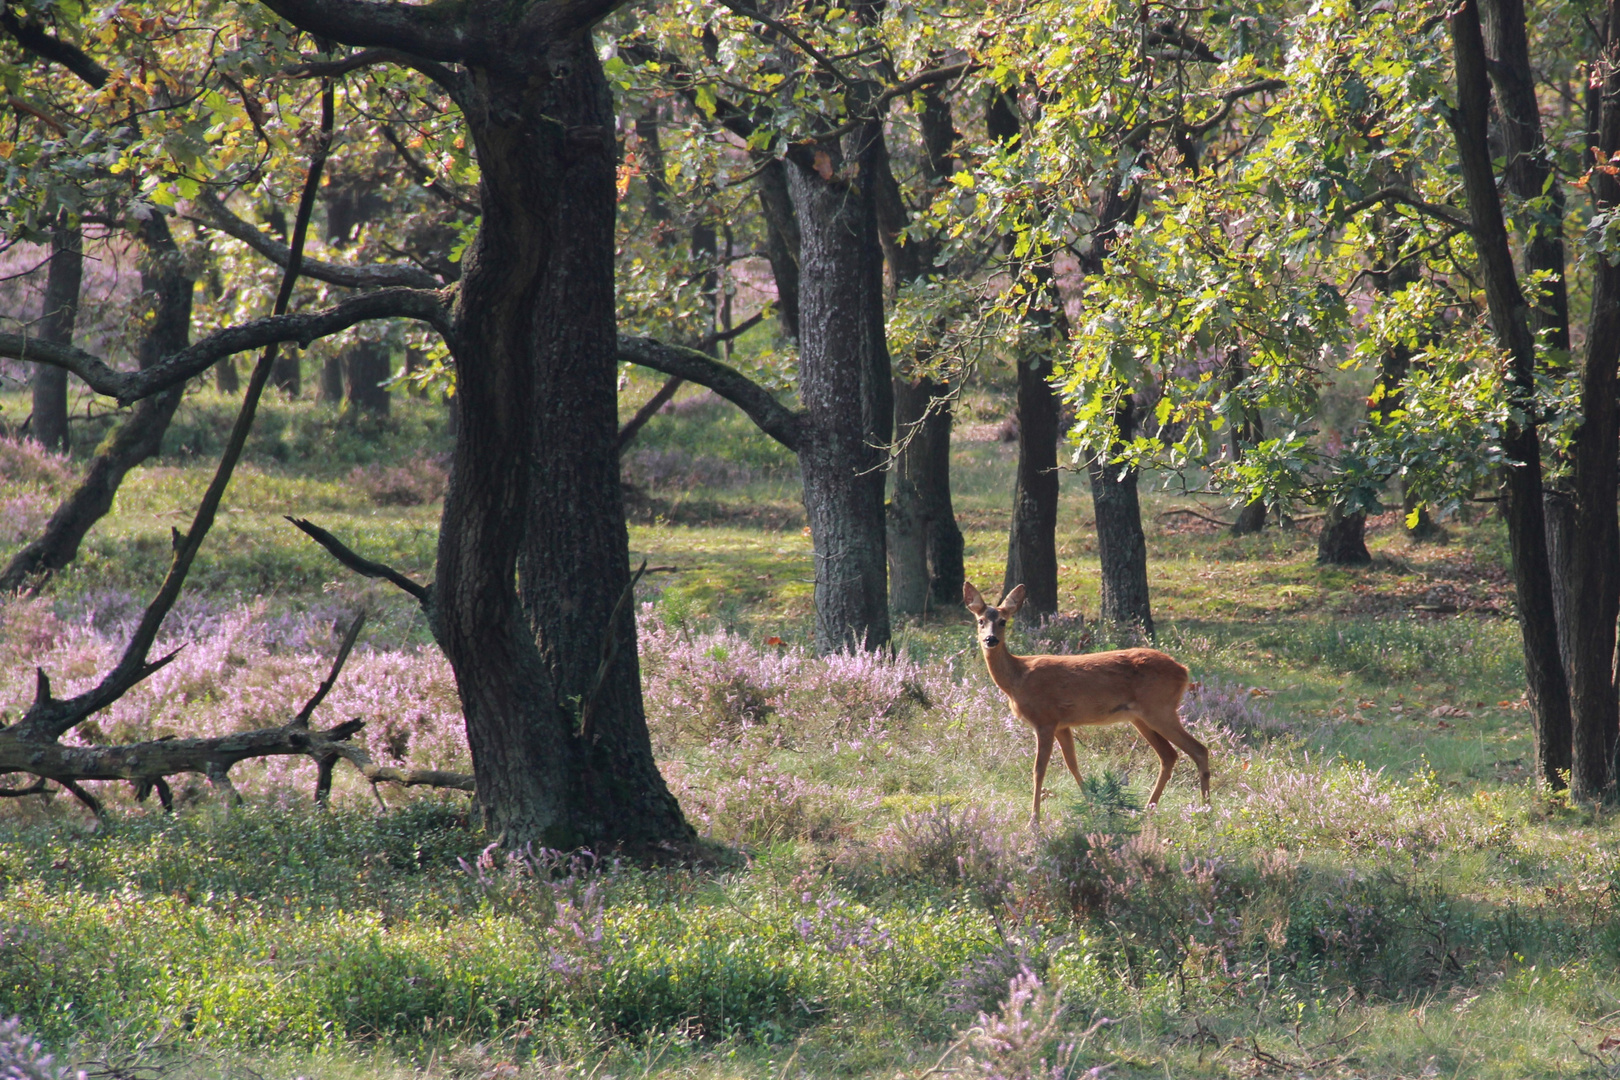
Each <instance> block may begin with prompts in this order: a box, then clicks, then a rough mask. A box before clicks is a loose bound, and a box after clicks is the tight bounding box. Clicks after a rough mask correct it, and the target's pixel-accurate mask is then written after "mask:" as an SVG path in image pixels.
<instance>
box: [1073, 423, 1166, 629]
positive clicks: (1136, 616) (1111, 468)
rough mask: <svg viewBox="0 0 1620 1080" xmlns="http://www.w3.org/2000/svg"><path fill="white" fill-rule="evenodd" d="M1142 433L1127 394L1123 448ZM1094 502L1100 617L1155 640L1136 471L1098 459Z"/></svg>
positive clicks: (1091, 471)
mask: <svg viewBox="0 0 1620 1080" xmlns="http://www.w3.org/2000/svg"><path fill="white" fill-rule="evenodd" d="M1135 429H1136V410H1135V404H1134V402H1133V401H1132V400H1131V396H1130V395H1129V394H1126V395H1124V397H1123V398H1122V400H1121V402H1120V405H1119V408H1118V409H1116V410H1115V413H1114V430H1115V431H1116V432H1117V433H1118V435H1119V439H1120V440H1121V441H1120V442H1119V443H1116V444H1115V445H1114V446H1112V447H1110V448H1109V452H1110V455H1113V454H1117V453H1119V452H1120V451H1121V450H1122V449H1123V441H1124V440H1125V439H1128V438H1130V437H1131V435H1132V434H1133V433H1134V432H1135ZM1087 474H1088V476H1089V478H1090V480H1091V502H1092V506H1093V507H1095V509H1096V514H1097V557H1098V560H1099V561H1100V562H1101V563H1102V601H1101V604H1100V607H1099V611H1098V616H1099V618H1101V619H1102V621H1103V622H1104V623H1109V624H1112V625H1114V626H1117V627H1133V626H1134V627H1140V628H1141V630H1142V633H1144V634H1146V635H1147V636H1148V637H1149V638H1151V637H1153V634H1154V630H1153V605H1152V597H1151V596H1150V595H1149V593H1148V579H1147V537H1146V536H1145V535H1144V534H1143V532H1142V504H1141V502H1140V500H1139V499H1138V497H1137V486H1136V469H1135V468H1133V467H1128V466H1124V465H1116V464H1108V463H1105V462H1104V461H1102V460H1100V459H1098V458H1094V459H1092V461H1091V463H1090V465H1089V466H1088V469H1087Z"/></svg>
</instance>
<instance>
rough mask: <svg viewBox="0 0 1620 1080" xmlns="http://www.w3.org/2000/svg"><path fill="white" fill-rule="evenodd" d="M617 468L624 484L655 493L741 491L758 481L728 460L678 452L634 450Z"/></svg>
mask: <svg viewBox="0 0 1620 1080" xmlns="http://www.w3.org/2000/svg"><path fill="white" fill-rule="evenodd" d="M666 408H668V406H666ZM620 468H621V472H620V475H621V476H622V478H623V479H624V481H625V482H626V483H629V484H634V485H636V486H637V487H645V488H654V489H670V488H697V487H710V488H728V487H741V486H742V485H744V484H749V483H752V482H753V481H755V480H758V479H759V472H758V470H756V469H752V468H750V467H749V466H747V465H743V464H741V463H739V462H736V461H732V460H730V459H729V458H722V457H715V456H713V455H711V454H694V453H692V452H691V451H689V450H681V449H673V450H652V449H646V450H635V451H632V452H631V453H629V454H626V455H625V457H624V462H623V464H622V465H621V467H620Z"/></svg>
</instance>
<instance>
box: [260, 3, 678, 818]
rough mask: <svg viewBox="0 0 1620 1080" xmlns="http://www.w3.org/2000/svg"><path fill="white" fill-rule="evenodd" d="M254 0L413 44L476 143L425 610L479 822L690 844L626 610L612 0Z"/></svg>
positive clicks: (314, 29)
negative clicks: (600, 33) (460, 1)
mask: <svg viewBox="0 0 1620 1080" xmlns="http://www.w3.org/2000/svg"><path fill="white" fill-rule="evenodd" d="M266 3H267V6H268V7H270V8H271V9H272V10H274V11H276V12H277V13H278V14H280V15H282V16H283V17H285V18H287V19H288V20H289V21H291V22H293V23H294V24H295V25H297V26H299V27H300V28H302V29H304V30H307V31H309V32H311V33H314V34H319V35H322V36H324V37H327V38H329V39H331V40H334V41H338V42H342V43H345V44H348V45H351V46H356V47H377V48H384V49H398V50H402V51H403V52H404V53H406V54H408V59H407V62H408V63H411V64H412V66H415V67H417V68H418V70H422V71H424V72H427V73H428V74H429V75H430V77H432V78H434V79H435V81H437V82H439V84H440V85H441V86H444V87H445V88H446V89H447V90H448V91H449V92H450V93H451V94H452V96H453V97H455V98H456V100H457V103H458V104H459V105H460V107H461V109H462V112H463V114H464V116H465V117H466V123H467V129H468V133H469V135H470V136H471V141H472V144H473V146H474V148H475V150H476V153H477V157H478V162H479V167H480V175H481V180H480V191H479V193H480V205H481V206H482V208H483V221H482V224H481V227H480V229H479V232H478V234H477V236H476V237H475V239H474V241H473V242H472V244H471V245H470V246H469V248H468V252H467V254H466V256H465V258H464V260H463V270H462V276H461V283H460V289H459V292H458V294H457V297H456V302H455V306H454V308H453V310H452V313H451V334H450V339H451V343H452V352H453V355H454V357H455V360H456V365H457V393H456V402H457V407H458V409H459V410H460V411H461V414H462V415H461V421H462V422H461V423H460V424H459V425H458V429H457V440H456V448H455V452H454V458H453V464H452V470H451V482H450V488H449V491H448V493H447V495H446V498H445V508H444V516H443V521H442V525H441V528H440V534H439V551H438V559H437V580H436V582H435V584H434V586H433V589H432V597H431V610H432V617H433V624H434V628H435V632H436V636H437V638H438V640H439V643H440V645H441V647H442V648H443V649H444V652H445V654H446V656H447V657H448V658H449V660H450V663H451V666H452V668H453V669H454V671H455V674H456V680H457V686H458V688H459V689H460V693H461V700H462V707H463V712H464V714H465V716H466V722H467V733H468V742H469V744H470V747H471V749H472V753H473V761H474V770H475V775H476V783H477V792H478V795H477V797H478V800H479V803H480V805H481V806H482V807H483V810H484V815H485V820H486V822H487V825H488V827H489V828H490V829H491V830H492V831H493V832H495V833H496V834H497V835H498V836H500V837H501V839H502V840H503V841H504V842H506V843H522V842H524V841H529V840H534V841H539V842H543V843H546V844H549V845H551V846H555V847H565V848H566V847H575V846H578V845H581V844H585V845H597V846H599V845H603V844H612V843H628V844H632V845H648V844H656V843H659V842H664V841H671V840H677V841H681V840H687V839H690V838H691V837H692V835H693V834H692V831H691V828H690V827H689V826H688V825H687V824H686V822H685V820H684V818H683V817H682V816H681V812H680V808H679V806H678V805H677V804H676V802H675V799H674V798H673V797H672V796H671V795H670V793H669V790H668V788H667V787H666V786H665V784H664V782H663V779H662V777H660V775H659V773H658V770H657V767H656V765H655V763H654V761H653V757H652V747H651V741H650V739H649V737H648V733H647V728H646V719H645V714H644V712H643V708H642V702H641V679H640V673H639V666H638V661H637V651H636V631H635V623H634V619H633V618H630V617H628V615H627V614H626V613H625V610H624V609H625V608H626V607H628V606H629V605H620V603H619V601H620V599H621V598H622V597H624V596H626V595H627V594H628V590H629V588H630V586H631V575H630V566H629V551H628V547H629V540H628V534H627V530H626V528H625V521H624V508H623V505H622V503H621V501H620V490H619V476H618V455H617V454H615V453H614V443H615V440H616V437H617V434H618V422H617V420H618V417H617V384H616V370H615V353H616V343H617V335H616V333H615V327H614V307H613V255H614V245H613V222H614V214H615V208H616V191H615V186H614V168H615V141H614V136H613V129H614V121H613V113H612V102H611V98H610V97H609V94H608V89H607V83H606V81H605V79H604V78H603V75H602V70H601V64H600V62H599V60H598V58H597V55H596V51H595V49H594V47H593V45H592V42H591V36H590V27H591V25H592V24H594V23H595V22H596V21H597V20H598V19H600V18H601V17H602V16H603V15H605V14H606V13H607V12H608V11H609V10H611V8H612V6H613V5H612V4H611V3H593V2H588V0H555V2H552V3H542V4H533V5H528V6H526V7H522V8H499V9H497V8H490V7H487V6H479V7H473V8H454V9H444V8H439V7H435V6H425V7H411V6H407V5H376V4H372V3H366V2H363V0H266ZM443 62H449V63H456V64H460V65H462V71H461V72H455V71H451V70H450V69H448V68H445V67H443V66H442V63H443ZM542 435H543V436H544V437H542ZM520 562H521V565H522V594H521V595H520V594H519V589H518V571H519V564H520ZM616 612H617V613H616Z"/></svg>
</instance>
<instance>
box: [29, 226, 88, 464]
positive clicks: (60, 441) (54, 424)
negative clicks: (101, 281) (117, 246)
mask: <svg viewBox="0 0 1620 1080" xmlns="http://www.w3.org/2000/svg"><path fill="white" fill-rule="evenodd" d="M63 221H64V224H61V225H58V226H57V227H56V228H55V229H53V230H52V231H51V263H50V269H49V270H47V271H46V275H45V302H44V307H43V309H42V311H41V314H40V319H39V336H40V337H41V338H42V339H44V340H45V341H51V342H56V343H59V344H63V345H70V344H72V343H73V324H74V323H75V322H76V321H77V320H78V317H79V289H80V286H81V284H82V282H83V281H84V232H83V230H82V229H80V228H79V226H77V225H71V226H70V225H67V224H65V221H66V216H65V215H64V217H63ZM33 384H34V418H33V423H32V424H31V426H30V428H29V430H30V431H31V432H32V434H33V436H34V438H35V439H36V440H37V441H38V442H40V443H41V444H42V445H44V446H45V447H46V448H47V449H49V450H57V451H60V452H62V453H66V452H67V449H68V374H67V372H66V371H65V370H63V369H62V368H59V367H52V366H50V365H49V364H36V365H34V378H33Z"/></svg>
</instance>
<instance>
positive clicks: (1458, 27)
mask: <svg viewBox="0 0 1620 1080" xmlns="http://www.w3.org/2000/svg"><path fill="white" fill-rule="evenodd" d="M1450 20H1451V38H1452V47H1453V54H1454V57H1455V60H1456V69H1457V108H1456V110H1455V112H1454V115H1453V117H1452V128H1453V130H1454V132H1455V134H1456V139H1457V152H1458V159H1459V164H1460V165H1461V171H1462V178H1463V186H1464V190H1465V191H1466V192H1467V195H1468V212H1469V217H1470V218H1471V219H1472V222H1473V226H1474V245H1475V249H1476V250H1477V251H1478V252H1479V260H1480V269H1481V271H1482V276H1483V277H1484V283H1485V297H1486V301H1487V303H1488V304H1489V307H1490V313H1491V324H1492V329H1493V330H1494V331H1495V334H1496V337H1497V340H1498V341H1499V342H1500V343H1501V344H1502V346H1503V348H1504V349H1505V350H1506V351H1507V353H1508V356H1509V361H1510V362H1509V364H1508V367H1507V371H1506V376H1507V378H1506V383H1507V385H1506V388H1505V389H1506V392H1507V394H1508V395H1509V398H1510V400H1511V401H1512V402H1513V403H1514V405H1515V408H1514V411H1513V415H1516V416H1523V417H1525V418H1526V419H1525V420H1524V421H1523V422H1516V421H1513V420H1511V419H1510V423H1509V427H1508V429H1507V431H1506V432H1505V433H1504V438H1503V440H1502V441H1503V450H1504V451H1505V452H1506V454H1507V457H1508V460H1509V461H1510V462H1511V464H1510V465H1509V466H1508V467H1507V468H1506V469H1504V470H1503V472H1504V482H1503V486H1502V494H1503V503H1502V511H1503V515H1504V517H1505V518H1506V519H1507V526H1508V544H1509V547H1510V548H1511V550H1512V553H1513V579H1514V586H1515V589H1516V591H1517V594H1518V610H1519V625H1520V629H1521V630H1522V632H1523V637H1524V661H1525V674H1526V682H1527V684H1528V685H1527V687H1526V692H1527V694H1528V696H1529V700H1530V709H1531V715H1532V717H1533V723H1534V725H1535V732H1536V766H1537V770H1536V771H1537V774H1538V776H1539V778H1540V779H1541V781H1542V782H1543V783H1545V784H1547V785H1548V786H1549V787H1558V786H1561V785H1562V783H1563V780H1562V778H1561V777H1560V775H1559V769H1560V768H1561V767H1562V768H1567V767H1568V762H1569V760H1570V758H1569V755H1568V748H1569V746H1570V732H1571V714H1570V695H1569V683H1568V682H1567V681H1566V679H1565V676H1564V665H1563V659H1562V657H1561V656H1560V655H1559V651H1558V629H1557V626H1556V623H1555V620H1554V615H1553V606H1552V575H1551V571H1550V569H1549V564H1548V560H1547V533H1546V523H1545V517H1544V513H1543V508H1542V495H1541V487H1542V481H1541V443H1540V439H1539V438H1538V436H1537V432H1536V424H1535V421H1534V419H1533V417H1534V415H1535V413H1534V405H1533V402H1534V395H1535V378H1536V354H1535V339H1534V337H1533V335H1532V333H1531V329H1530V323H1529V319H1528V305H1527V304H1526V303H1525V300H1524V294H1523V293H1522V292H1521V291H1520V289H1519V282H1518V277H1517V274H1516V272H1515V270H1514V267H1513V254H1512V249H1511V247H1510V245H1509V243H1508V236H1507V226H1506V224H1505V223H1504V221H1503V217H1502V203H1501V199H1500V197H1499V195H1498V194H1497V188H1496V176H1495V173H1494V172H1493V170H1492V168H1491V147H1490V142H1489V131H1490V81H1489V76H1488V75H1487V73H1486V72H1487V67H1488V61H1487V59H1486V55H1485V43H1484V40H1483V38H1482V37H1481V32H1480V25H1479V13H1478V11H1477V9H1476V8H1475V7H1474V4H1473V0H1465V2H1464V3H1462V4H1459V5H1458V6H1457V7H1456V8H1455V9H1453V11H1452V12H1451V15H1450ZM1610 498H1611V499H1612V498H1613V492H1612V490H1611V492H1610ZM1561 760H1562V762H1564V764H1563V765H1562V766H1561V765H1560V761H1561Z"/></svg>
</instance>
